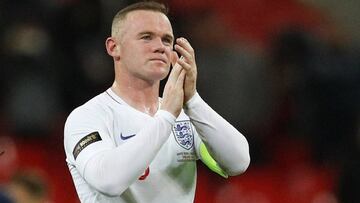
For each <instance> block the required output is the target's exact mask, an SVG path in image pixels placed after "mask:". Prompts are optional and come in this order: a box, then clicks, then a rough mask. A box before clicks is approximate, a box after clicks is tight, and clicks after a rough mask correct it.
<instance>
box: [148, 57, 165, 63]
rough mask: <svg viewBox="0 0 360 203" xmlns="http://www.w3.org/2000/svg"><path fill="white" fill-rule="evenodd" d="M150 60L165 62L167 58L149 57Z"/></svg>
mask: <svg viewBox="0 0 360 203" xmlns="http://www.w3.org/2000/svg"><path fill="white" fill-rule="evenodd" d="M150 61H161V62H163V63H165V64H167V60H166V59H164V58H151V59H150Z"/></svg>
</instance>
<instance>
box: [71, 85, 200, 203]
mask: <svg viewBox="0 0 360 203" xmlns="http://www.w3.org/2000/svg"><path fill="white" fill-rule="evenodd" d="M169 114H170V113H169ZM167 116H169V115H167ZM153 119H154V117H151V116H149V115H148V114H145V113H143V112H140V111H138V110H136V109H134V108H133V107H131V106H129V105H128V104H126V103H125V102H124V101H123V100H122V99H121V98H120V97H118V96H117V95H116V94H115V93H114V92H113V91H112V90H111V89H108V90H107V91H105V92H104V93H102V94H100V95H98V96H96V97H94V98H93V99H91V100H90V101H88V102H87V103H85V104H84V105H82V106H80V107H78V108H77V109H75V110H74V111H73V112H72V113H71V114H70V115H69V117H68V119H67V122H66V124H65V130H64V145H65V152H66V162H67V164H68V167H69V170H70V173H71V175H72V178H73V181H74V184H75V187H76V190H77V193H78V196H79V198H80V200H81V202H84V203H125V202H126V203H130V202H136V203H151V202H154V203H168V202H172V203H177V202H178V203H191V202H193V200H194V195H195V187H196V160H197V159H198V157H199V151H198V149H199V145H200V142H201V140H200V138H199V136H198V134H197V132H196V130H195V128H194V126H193V125H192V124H191V123H190V120H189V117H188V116H186V115H185V113H184V112H181V114H180V116H179V117H178V118H177V119H176V122H175V124H174V125H173V128H172V132H171V134H170V135H169V137H168V138H167V140H166V141H165V143H164V144H163V145H162V146H161V148H160V150H159V151H158V153H157V154H156V156H155V158H154V159H153V160H152V161H151V163H150V165H149V166H148V168H147V169H146V170H145V171H144V173H143V174H140V176H139V177H138V179H137V180H135V181H134V182H133V183H132V184H130V186H129V187H128V188H127V189H125V190H124V192H122V194H121V195H118V196H109V195H105V194H103V193H101V192H99V191H98V190H97V189H95V188H94V187H93V186H91V185H90V184H89V183H88V182H87V181H86V180H85V178H84V177H83V175H82V174H84V172H85V171H86V170H87V168H86V166H87V162H88V160H89V159H91V158H92V157H93V156H95V155H96V154H97V153H99V152H101V151H104V150H109V149H113V148H118V147H121V146H124V147H127V146H126V144H129V145H130V146H129V147H130V148H131V145H132V146H134V145H136V144H137V143H136V142H134V141H132V140H135V139H134V138H135V137H136V136H137V133H138V132H139V131H140V130H141V129H142V128H144V126H145V125H146V124H147V123H149V122H150V121H151V120H153ZM149 144H151V143H149ZM130 148H129V149H130ZM144 153H146V152H144ZM122 156H124V157H125V156H127V153H126V151H124V153H123V154H121V156H119V157H117V158H118V159H122ZM114 161H116V160H114ZM139 161H140V162H141V161H142V154H141V153H139V154H137V155H136V156H134V157H132V161H131V162H129V163H127V164H128V165H129V166H130V165H132V164H135V163H136V162H139ZM128 170H129V168H126V167H125V168H123V169H122V170H119V171H118V173H123V174H124V175H126V174H127V173H128V172H129V171H128ZM105 176H111V174H104V178H109V177H105ZM110 178H111V177H110Z"/></svg>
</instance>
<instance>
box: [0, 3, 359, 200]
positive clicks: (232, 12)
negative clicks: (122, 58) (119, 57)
mask: <svg viewBox="0 0 360 203" xmlns="http://www.w3.org/2000/svg"><path fill="white" fill-rule="evenodd" d="M133 2H136V1H131V0H127V1H126V0H123V1H121V0H86V1H85V0H38V1H30V0H16V1H14V0H1V1H0V75H1V80H0V190H1V191H2V193H1V194H0V202H1V203H2V202H4V203H5V202H6V201H8V200H5V197H4V198H3V197H2V196H6V194H9V193H11V194H15V196H17V197H19V200H16V202H17V203H22V202H24V203H27V202H36V201H38V202H44V201H46V202H54V203H62V202H67V203H76V202H79V200H78V199H77V196H76V193H75V188H74V186H73V183H72V180H71V177H70V174H69V172H68V169H67V166H66V163H65V155H64V150H63V125H64V121H65V119H66V117H67V115H68V114H69V113H70V112H71V110H72V109H74V108H75V107H77V106H79V105H81V104H83V103H84V102H86V101H87V100H89V99H90V98H92V97H93V96H95V95H97V94H99V93H101V92H103V91H105V90H106V89H107V88H108V87H110V85H111V84H112V82H113V78H114V73H113V64H112V59H111V58H110V57H109V56H107V55H106V51H105V47H104V41H105V39H106V37H107V36H108V35H109V34H110V26H111V21H112V17H113V16H114V15H115V13H116V12H117V11H118V10H119V9H120V8H122V7H124V6H125V5H128V4H130V3H133ZM164 2H165V3H166V4H168V5H169V6H170V20H171V21H172V23H173V27H174V30H175V35H176V36H177V37H179V36H184V37H186V38H188V39H189V41H190V42H191V43H192V45H193V47H194V49H195V52H196V59H197V64H198V69H199V70H198V72H199V76H198V91H199V93H200V95H201V96H202V97H203V98H204V99H205V100H206V101H207V102H208V103H209V104H210V106H212V107H213V108H214V109H215V110H216V111H217V112H219V113H220V114H221V115H223V117H225V118H226V119H227V120H229V121H230V122H231V123H232V124H233V125H234V126H235V127H236V128H237V129H239V130H240V131H241V132H242V133H243V134H244V135H245V136H246V137H247V139H248V141H249V144H250V151H251V158H252V162H251V165H250V167H249V169H248V171H247V172H246V173H245V174H244V175H242V176H239V177H231V178H229V179H228V180H224V179H222V178H221V177H218V176H216V175H215V174H213V173H211V172H209V170H207V169H205V167H204V166H203V165H202V164H200V163H199V167H198V176H199V180H198V186H197V193H196V201H195V202H198V203H205V202H206V203H227V202H237V203H278V202H281V203H358V202H360V193H359V192H360V191H359V188H360V158H359V157H360V156H359V155H360V153H359V147H360V121H359V98H360V52H359V48H360V46H359V44H360V12H359V11H360V2H359V1H355V0H345V1H341V2H339V1H335V0H319V1H311V0H281V1H270V0H258V1H253V0H223V1H215V0H194V1H185V0H168V1H164ZM162 84H163V83H162ZM19 174H20V175H19ZM34 177H35V178H34ZM19 191H20V192H19ZM21 195H22V197H20V196H21ZM21 198H22V200H21ZM26 198H28V200H26ZM31 198H32V200H31V201H30V200H29V199H31ZM3 199H4V200H3Z"/></svg>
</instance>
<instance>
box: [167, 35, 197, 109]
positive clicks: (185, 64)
mask: <svg viewBox="0 0 360 203" xmlns="http://www.w3.org/2000/svg"><path fill="white" fill-rule="evenodd" d="M175 50H176V51H177V52H178V53H179V54H180V55H181V57H180V58H178V57H177V55H176V54H175V55H176V58H177V59H176V64H175V65H173V67H175V66H177V65H179V66H181V67H182V68H184V70H185V71H186V75H185V82H184V103H186V102H187V101H189V100H190V99H191V98H192V97H193V96H194V94H195V93H196V80H197V67H196V62H195V53H194V49H193V48H192V47H191V45H190V43H189V42H188V41H187V40H186V39H185V38H183V37H181V38H177V39H176V44H175Z"/></svg>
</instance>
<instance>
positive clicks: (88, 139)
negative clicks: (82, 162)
mask: <svg viewBox="0 0 360 203" xmlns="http://www.w3.org/2000/svg"><path fill="white" fill-rule="evenodd" d="M100 140H101V137H100V134H99V132H92V133H90V134H88V135H86V136H85V137H83V138H82V139H81V140H80V141H79V142H78V143H77V144H76V145H75V148H74V151H73V155H74V159H75V160H76V157H77V156H78V155H79V154H80V152H81V151H82V150H83V149H85V147H87V146H89V145H90V144H92V143H94V142H97V141H100Z"/></svg>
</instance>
